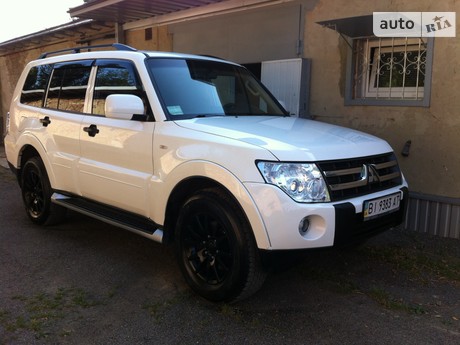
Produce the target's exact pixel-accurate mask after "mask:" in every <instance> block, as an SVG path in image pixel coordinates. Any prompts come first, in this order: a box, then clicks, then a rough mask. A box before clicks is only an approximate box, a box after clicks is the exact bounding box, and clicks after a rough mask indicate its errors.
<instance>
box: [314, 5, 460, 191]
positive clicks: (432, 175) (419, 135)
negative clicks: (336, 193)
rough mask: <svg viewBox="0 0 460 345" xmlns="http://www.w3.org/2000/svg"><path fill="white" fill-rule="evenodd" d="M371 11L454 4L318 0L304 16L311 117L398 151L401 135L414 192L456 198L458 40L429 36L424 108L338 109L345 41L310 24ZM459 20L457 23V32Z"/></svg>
mask: <svg viewBox="0 0 460 345" xmlns="http://www.w3.org/2000/svg"><path fill="white" fill-rule="evenodd" d="M373 11H398V12H402V11H407V12H409V11H417V12H420V11H425V12H429V11H455V12H457V13H460V3H458V2H456V1H454V0H446V1H442V2H436V3H433V2H431V1H428V0H422V1H409V0H405V1H399V2H394V1H391V0H382V1H380V2H379V5H378V8H377V6H376V5H375V3H373V2H369V1H366V0H354V1H353V6H350V5H349V3H348V2H345V1H343V2H338V1H336V2H331V1H326V0H321V1H319V3H318V4H317V6H316V7H315V8H314V10H313V11H310V12H308V13H307V18H306V29H305V55H306V57H308V58H311V59H312V75H311V78H312V79H311V81H312V89H311V103H310V109H311V113H312V114H313V115H314V116H315V118H316V119H318V120H320V121H326V122H330V123H334V124H338V125H344V126H347V127H351V128H356V129H359V130H363V131H366V132H369V133H372V134H375V135H377V136H379V137H382V138H384V139H386V140H387V141H388V142H389V143H390V144H391V145H392V146H393V148H394V149H395V151H396V152H397V153H398V154H399V153H400V152H401V150H402V148H403V146H404V143H405V142H406V141H407V140H411V141H412V146H411V150H410V155H409V156H408V157H403V156H402V155H400V154H399V162H400V165H401V167H402V169H403V171H404V173H405V176H406V178H407V180H408V181H409V185H410V189H411V190H412V191H414V192H419V193H423V194H430V195H436V196H443V197H452V198H459V197H460V182H459V180H458V176H460V159H459V158H458V157H459V155H458V147H459V146H460V136H459V134H460V110H459V109H460V97H459V96H458V95H457V93H458V92H457V90H458V89H459V88H460V71H459V68H458V61H459V59H460V40H459V39H458V38H436V39H435V43H434V58H433V74H432V92H431V105H430V107H427V108H423V107H388V106H345V105H344V90H345V72H346V59H347V49H348V46H347V44H346V42H345V40H344V39H343V38H342V37H341V36H340V35H339V33H337V32H335V31H334V30H331V29H329V28H324V27H322V26H320V25H318V24H317V23H316V22H318V21H323V20H329V19H337V18H345V17H354V16H360V15H368V14H372V12H373ZM459 22H460V21H458V20H457V35H458V34H460V31H459V30H458V27H459Z"/></svg>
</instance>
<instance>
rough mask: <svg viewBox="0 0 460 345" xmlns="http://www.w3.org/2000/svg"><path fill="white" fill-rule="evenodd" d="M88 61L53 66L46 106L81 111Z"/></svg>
mask: <svg viewBox="0 0 460 345" xmlns="http://www.w3.org/2000/svg"><path fill="white" fill-rule="evenodd" d="M90 73H91V64H90V63H88V62H87V63H70V64H64V65H61V66H57V67H55V68H54V71H53V74H52V77H51V81H50V87H49V90H48V95H47V99H46V107H47V108H53V109H59V110H64V111H72V112H83V110H84V105H85V96H86V89H87V88H88V80H89V75H90Z"/></svg>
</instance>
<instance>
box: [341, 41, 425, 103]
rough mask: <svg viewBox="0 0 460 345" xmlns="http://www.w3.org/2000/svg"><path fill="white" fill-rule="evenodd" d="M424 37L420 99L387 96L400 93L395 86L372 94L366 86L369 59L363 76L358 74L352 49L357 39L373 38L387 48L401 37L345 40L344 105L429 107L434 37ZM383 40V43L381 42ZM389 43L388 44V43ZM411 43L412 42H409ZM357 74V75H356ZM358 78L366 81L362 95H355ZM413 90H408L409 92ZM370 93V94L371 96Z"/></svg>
mask: <svg viewBox="0 0 460 345" xmlns="http://www.w3.org/2000/svg"><path fill="white" fill-rule="evenodd" d="M402 39H403V40H405V42H406V44H407V42H408V41H409V38H402ZM424 39H426V61H425V79H424V86H423V95H421V94H422V92H420V91H419V95H420V96H421V97H420V99H415V98H414V97H412V98H410V97H409V96H407V98H402V97H400V98H396V97H395V98H389V97H388V96H389V95H388V93H389V94H390V95H392V94H393V95H396V96H397V95H398V93H401V90H398V89H397V88H392V89H393V90H392V91H390V92H389V91H388V90H382V92H381V93H380V94H378V95H372V92H371V93H368V92H367V89H368V86H369V84H370V82H371V79H372V78H371V77H372V76H371V75H370V74H371V72H372V66H371V65H370V61H371V60H370V59H368V60H367V61H366V64H367V70H366V71H364V73H363V74H364V76H363V75H362V74H361V75H358V71H357V65H358V61H357V60H356V59H357V53H356V51H354V50H355V49H356V48H355V47H356V41H357V40H366V41H368V42H373V41H374V40H375V41H376V42H378V43H377V45H380V47H384V48H385V49H386V48H387V47H389V49H394V48H392V47H393V46H394V43H395V42H400V40H401V38H376V37H375V36H371V37H357V38H354V39H350V41H347V43H349V45H348V51H347V70H346V85H345V99H344V101H345V105H371V106H409V107H411V106H416V107H429V106H430V99H431V79H432V65H433V51H434V38H424ZM382 42H383V43H382ZM388 43H390V44H388ZM410 45H412V44H410ZM375 46H376V44H373V45H369V46H368V47H367V48H366V49H367V50H369V51H370V49H371V48H372V47H375ZM357 75H358V77H357ZM358 80H361V82H362V81H363V80H364V81H365V82H366V85H365V87H366V91H365V92H364V95H359V97H358V96H356V93H357V92H356V89H355V85H356V83H357V81H358ZM411 91H413V90H409V94H410V93H411ZM371 95H372V96H371Z"/></svg>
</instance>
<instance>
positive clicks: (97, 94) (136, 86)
mask: <svg viewBox="0 0 460 345" xmlns="http://www.w3.org/2000/svg"><path fill="white" fill-rule="evenodd" d="M96 66H97V73H96V82H95V87H94V93H93V103H92V114H94V115H102V116H104V115H105V100H106V98H107V96H109V95H112V94H130V95H136V96H138V97H140V98H141V99H142V100H143V102H144V106H145V108H146V109H148V108H149V107H148V104H147V99H146V97H145V92H144V89H143V87H142V84H141V82H140V80H139V77H138V75H137V72H136V69H135V67H134V66H133V64H132V63H130V62H128V61H121V60H98V61H97V62H96ZM146 113H150V112H149V111H147V110H146Z"/></svg>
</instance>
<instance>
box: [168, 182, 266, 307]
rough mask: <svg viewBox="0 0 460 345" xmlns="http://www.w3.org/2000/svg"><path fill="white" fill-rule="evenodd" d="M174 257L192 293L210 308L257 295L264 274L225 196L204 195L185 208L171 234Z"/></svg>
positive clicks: (248, 235)
mask: <svg viewBox="0 0 460 345" xmlns="http://www.w3.org/2000/svg"><path fill="white" fill-rule="evenodd" d="M175 248H176V256H177V259H178V262H179V266H180V269H181V271H182V273H183V275H184V277H185V280H186V281H187V283H188V284H189V285H190V287H191V288H192V289H193V290H194V291H195V292H196V293H197V294H199V295H201V296H202V297H204V298H206V299H208V300H210V301H213V302H235V301H238V300H242V299H245V298H247V297H249V296H250V295H252V294H253V293H255V292H256V291H257V290H258V289H259V288H260V287H261V286H262V284H263V282H264V280H265V277H266V271H265V270H264V268H263V266H262V264H261V260H260V256H259V251H258V249H257V247H256V244H255V240H254V237H253V234H252V231H251V228H250V226H249V223H248V221H247V220H246V217H245V216H244V214H243V212H242V210H241V209H240V208H239V207H238V206H237V205H236V203H235V202H234V201H233V200H232V199H231V198H230V197H228V196H227V194H225V193H223V192H220V191H219V190H216V189H207V190H203V191H200V192H198V193H196V194H194V195H193V196H191V197H190V198H189V199H187V201H186V202H185V203H184V204H183V207H182V209H181V211H180V215H179V217H178V220H177V223H176V229H175Z"/></svg>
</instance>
